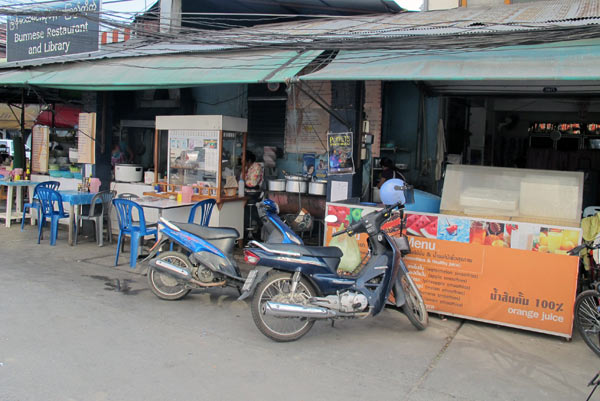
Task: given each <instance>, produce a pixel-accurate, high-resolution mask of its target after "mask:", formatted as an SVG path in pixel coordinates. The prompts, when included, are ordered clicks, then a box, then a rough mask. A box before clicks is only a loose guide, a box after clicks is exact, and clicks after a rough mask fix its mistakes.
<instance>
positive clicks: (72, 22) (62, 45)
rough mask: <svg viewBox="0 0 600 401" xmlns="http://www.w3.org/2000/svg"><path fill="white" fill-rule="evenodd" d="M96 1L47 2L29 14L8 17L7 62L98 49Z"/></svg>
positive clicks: (97, 2)
mask: <svg viewBox="0 0 600 401" xmlns="http://www.w3.org/2000/svg"><path fill="white" fill-rule="evenodd" d="M99 12H100V0H70V1H64V2H56V3H49V4H48V6H47V7H45V8H37V9H36V10H35V11H32V12H31V14H32V15H14V16H9V17H8V19H7V22H6V53H7V61H9V62H11V61H21V60H33V59H38V58H45V57H56V56H66V55H69V54H77V53H87V52H93V51H97V50H98V31H99V23H98V21H99V20H100V18H99V15H100V14H99Z"/></svg>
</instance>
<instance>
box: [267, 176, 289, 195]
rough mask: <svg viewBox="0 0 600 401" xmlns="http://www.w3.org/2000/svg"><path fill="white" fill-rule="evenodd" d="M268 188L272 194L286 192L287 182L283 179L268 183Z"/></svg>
mask: <svg viewBox="0 0 600 401" xmlns="http://www.w3.org/2000/svg"><path fill="white" fill-rule="evenodd" d="M267 188H268V189H269V191H272V192H281V191H285V180H284V179H283V178H281V179H277V180H269V181H267Z"/></svg>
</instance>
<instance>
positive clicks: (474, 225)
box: [468, 220, 510, 248]
mask: <svg viewBox="0 0 600 401" xmlns="http://www.w3.org/2000/svg"><path fill="white" fill-rule="evenodd" d="M468 242H469V243H471V244H480V245H490V246H496V247H502V248H510V239H508V240H507V238H506V237H505V224H504V223H497V222H494V221H479V220H473V221H471V229H470V231H469V241H468Z"/></svg>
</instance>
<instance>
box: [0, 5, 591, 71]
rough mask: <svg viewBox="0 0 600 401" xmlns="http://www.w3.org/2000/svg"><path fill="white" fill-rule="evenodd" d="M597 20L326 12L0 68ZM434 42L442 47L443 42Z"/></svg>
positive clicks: (570, 11)
mask: <svg viewBox="0 0 600 401" xmlns="http://www.w3.org/2000/svg"><path fill="white" fill-rule="evenodd" d="M596 25H600V0H551V1H537V2H531V3H521V4H511V5H501V6H494V7H468V8H455V9H451V10H442V11H428V12H405V13H399V14H374V15H364V16H352V17H338V18H325V19H315V20H307V21H299V22H287V23H281V24H272V25H261V26H256V27H253V28H240V29H233V30H228V31H203V32H197V33H193V34H192V33H189V34H181V35H179V36H178V37H177V38H175V39H173V40H169V41H164V42H156V41H154V42H151V43H148V42H144V41H143V40H141V39H139V38H137V39H136V38H132V39H131V40H129V41H127V42H123V43H116V44H110V45H105V46H102V48H101V50H100V51H98V52H94V53H89V54H78V55H73V56H64V57H60V58H58V57H57V58H51V59H39V60H32V61H24V62H16V63H5V64H3V65H0V68H12V67H20V66H36V65H43V64H52V63H63V62H69V61H76V60H77V61H79V60H95V59H103V58H120V57H139V56H148V55H159V54H162V55H164V54H171V53H202V52H218V51H223V50H232V49H265V48H269V47H273V46H276V47H280V48H287V49H290V48H293V49H298V48H302V47H304V48H306V49H327V50H330V49H333V50H335V49H338V48H346V49H348V48H352V47H353V46H354V48H357V49H363V48H365V45H367V46H369V47H370V48H386V46H389V45H390V43H391V44H392V46H394V47H395V48H401V47H402V46H403V43H404V42H405V41H404V40H403V41H399V40H397V41H394V39H395V38H398V39H400V38H405V40H406V41H407V42H406V43H407V47H408V45H409V44H410V45H411V46H414V44H415V43H417V45H419V44H421V45H422V47H423V48H427V47H432V46H433V43H434V41H435V40H439V39H440V38H445V37H452V36H453V35H475V36H477V35H490V34H500V33H519V32H527V31H539V30H550V29H552V30H554V31H555V32H556V31H557V28H559V29H562V31H560V32H558V33H556V38H552V39H550V38H549V37H547V36H540V37H539V38H540V39H546V40H555V41H558V40H569V39H567V38H564V36H565V35H569V33H570V32H574V31H575V30H574V29H573V28H579V29H580V30H582V29H585V28H586V27H589V26H596ZM599 31H600V30H599ZM585 34H586V35H588V36H585V37H590V35H592V37H593V36H599V35H600V32H592V33H589V32H587V33H585ZM427 38H428V39H427ZM580 38H584V37H580ZM570 39H573V38H570ZM409 40H412V41H410V42H409ZM425 40H429V42H425ZM385 41H387V42H385ZM509 43H511V37H510V36H509V35H506V36H502V37H501V38H500V39H498V35H496V41H495V42H493V43H492V42H490V43H489V45H488V46H489V47H497V46H499V45H507V44H509ZM342 44H343V46H342ZM467 45H468V44H467ZM439 46H441V47H442V48H443V46H445V45H444V44H441V45H439Z"/></svg>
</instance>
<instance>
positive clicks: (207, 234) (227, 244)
mask: <svg viewBox="0 0 600 401" xmlns="http://www.w3.org/2000/svg"><path fill="white" fill-rule="evenodd" d="M173 224H175V225H176V226H177V227H178V228H179V229H181V230H182V231H185V232H188V233H190V234H193V235H195V236H198V237H200V238H202V239H204V240H205V241H207V242H209V243H211V244H213V245H214V246H216V247H217V248H219V249H220V250H221V251H222V252H223V253H224V254H225V255H231V254H232V253H233V247H234V246H235V240H236V239H238V238H239V237H240V234H239V233H238V231H237V230H236V229H235V228H229V227H204V226H200V225H198V224H193V223H173Z"/></svg>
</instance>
